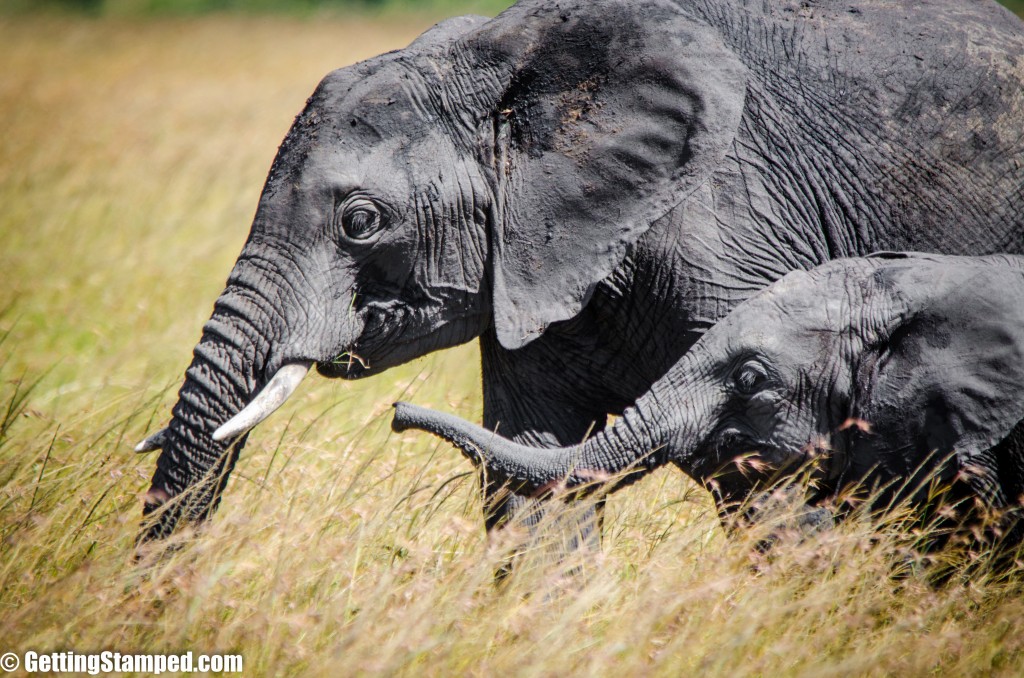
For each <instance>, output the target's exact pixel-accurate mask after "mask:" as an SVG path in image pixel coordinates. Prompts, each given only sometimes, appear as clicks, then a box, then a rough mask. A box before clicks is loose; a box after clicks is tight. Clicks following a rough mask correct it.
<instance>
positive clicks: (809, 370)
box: [392, 254, 1024, 538]
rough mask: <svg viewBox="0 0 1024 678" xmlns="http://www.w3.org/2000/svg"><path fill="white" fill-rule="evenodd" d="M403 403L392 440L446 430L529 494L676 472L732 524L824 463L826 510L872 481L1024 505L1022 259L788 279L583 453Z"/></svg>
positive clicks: (910, 493) (919, 498) (922, 492)
mask: <svg viewBox="0 0 1024 678" xmlns="http://www.w3.org/2000/svg"><path fill="white" fill-rule="evenodd" d="M395 407H396V410H395V418H394V422H393V424H392V425H393V427H394V428H395V430H398V431H403V430H406V429H408V428H421V429H424V430H427V431H430V432H432V433H435V434H437V435H440V436H442V437H443V438H445V439H447V440H449V441H450V442H452V443H453V444H455V445H456V446H458V447H460V448H461V449H462V450H463V451H464V452H465V453H466V454H467V456H469V457H470V458H471V459H473V460H474V461H476V462H478V463H483V464H484V465H485V466H486V468H487V471H488V474H489V475H490V476H491V477H493V478H494V480H495V481H496V482H509V483H511V484H512V485H514V486H516V487H517V488H520V489H521V491H523V492H538V491H542V490H545V489H547V488H551V487H553V486H555V485H558V484H561V483H565V484H566V485H567V486H569V487H572V486H579V485H583V484H587V483H589V484H590V485H591V486H593V485H595V483H594V481H595V480H599V479H607V478H611V479H612V480H610V483H611V484H612V487H611V489H616V488H617V487H622V486H624V485H627V484H629V483H631V482H634V481H636V480H638V479H639V478H641V477H643V475H644V474H646V473H647V472H649V471H650V470H652V469H654V468H657V467H658V466H661V465H664V464H667V463H671V464H674V465H676V466H677V467H678V468H680V469H681V470H683V471H684V472H685V473H687V474H688V475H690V476H691V477H692V478H694V479H695V480H697V481H699V482H701V483H702V484H704V486H705V487H707V488H708V489H710V490H711V491H712V493H713V495H714V496H715V499H716V501H717V503H718V506H719V509H720V512H721V513H722V514H728V513H730V512H731V511H732V510H733V509H734V508H736V507H737V506H744V507H745V508H751V509H752V511H753V512H755V513H756V510H757V501H756V498H754V497H752V495H754V493H755V492H756V491H757V489H758V488H764V487H767V484H768V483H769V481H775V480H778V479H779V478H780V477H781V478H782V479H783V481H784V480H785V479H786V478H787V477H788V474H789V473H792V472H794V471H796V470H797V469H799V468H801V467H803V466H804V465H805V464H807V463H808V462H810V461H812V460H815V461H816V462H817V469H816V470H817V476H816V478H815V480H816V481H817V483H818V484H819V487H818V489H817V492H816V494H815V496H813V497H809V498H808V500H809V501H810V502H811V503H814V502H816V501H818V500H820V499H822V498H825V497H832V496H834V495H835V494H836V492H837V491H838V490H840V489H843V488H845V487H848V486H860V488H861V489H862V490H864V491H866V492H867V493H868V494H871V493H875V494H876V496H877V498H876V501H877V502H878V506H879V507H883V508H884V507H886V506H890V505H892V502H895V501H902V500H907V501H909V502H911V503H913V504H917V505H920V506H925V505H927V504H929V503H930V502H933V501H934V495H933V494H932V492H933V491H934V489H935V488H936V487H944V488H946V489H947V490H948V494H947V495H946V497H945V499H947V500H948V501H951V502H953V503H958V502H963V500H964V499H970V498H973V497H977V498H979V499H981V500H982V502H983V504H984V505H985V506H988V507H991V508H1008V507H1019V506H1020V501H1021V498H1022V494H1024V257H1014V256H992V257H948V256H947V257H944V256H938V255H896V254H887V255H881V256H877V257H871V258H857V259H843V260H838V261H835V262H831V263H828V264H825V265H823V266H821V267H819V268H816V269H814V270H812V271H810V272H809V273H806V272H803V271H796V272H792V273H789V274H788V275H786V276H785V277H784V278H782V279H781V280H780V281H778V282H776V283H775V284H773V285H771V286H770V287H769V288H767V289H766V290H764V291H762V292H760V293H758V294H756V295H755V296H753V297H751V298H750V299H748V300H747V301H745V302H743V303H742V304H740V305H739V306H737V307H736V309H735V310H734V311H733V312H732V313H730V314H729V315H728V316H727V317H726V318H725V319H724V320H722V321H721V322H720V323H718V324H717V325H715V326H714V327H712V328H711V329H710V330H709V331H708V332H707V333H705V334H704V336H703V337H702V338H701V339H700V340H699V341H698V342H697V343H696V344H695V345H694V346H693V347H692V348H691V349H690V350H689V351H688V352H687V353H686V355H684V356H683V357H682V359H680V360H679V362H677V363H676V364H675V365H674V366H672V368H671V369H670V370H669V371H668V373H667V374H666V375H665V376H664V377H662V378H661V379H659V380H658V381H656V382H655V383H654V384H653V385H652V387H651V389H650V391H648V392H647V393H646V394H644V395H643V396H641V397H640V399H639V400H638V401H637V403H636V405H635V406H634V407H631V408H628V409H627V410H626V411H625V413H624V414H623V416H622V418H621V419H620V420H618V421H617V422H615V424H614V425H613V426H610V427H608V428H606V429H605V430H603V431H601V432H599V433H598V434H596V435H595V436H593V437H592V438H590V439H588V440H587V441H585V442H583V443H581V444H577V445H575V446H571V447H564V448H558V449H538V448H533V447H527V446H525V445H521V444H518V443H514V442H511V441H509V440H507V439H505V438H502V437H500V436H498V435H497V434H495V433H492V432H490V431H487V430H486V429H483V428H481V427H479V426H476V425H474V424H470V423H469V422H466V421H464V420H462V419H459V418H457V417H453V416H451V415H446V414H441V413H438V412H434V411H432V410H428V409H425V408H422V407H417V406H415V405H410V404H408V403H396V405H395ZM932 481H935V485H931V484H930V483H931V482H932ZM965 508H973V507H972V506H969V505H968V506H966V507H965ZM813 514H814V510H813V509H812V510H809V511H808V512H807V515H813ZM1019 536H1020V535H1019V534H1018V535H1016V538H1019Z"/></svg>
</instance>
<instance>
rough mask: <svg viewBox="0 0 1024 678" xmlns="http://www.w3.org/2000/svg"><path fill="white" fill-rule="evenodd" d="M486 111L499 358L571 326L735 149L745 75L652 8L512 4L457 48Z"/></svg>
mask: <svg viewBox="0 0 1024 678" xmlns="http://www.w3.org/2000/svg"><path fill="white" fill-rule="evenodd" d="M462 45H463V47H464V49H465V52H464V53H465V54H468V55H469V57H468V58H469V59H470V61H471V62H472V63H473V64H474V65H473V69H474V72H475V73H476V74H477V75H476V77H477V78H478V79H479V80H481V81H482V82H486V83H489V85H488V87H490V88H492V89H493V90H494V91H495V93H496V96H494V97H493V99H494V100H493V102H491V103H490V104H489V105H490V106H491V113H490V115H489V117H487V118H486V123H485V124H486V125H490V128H489V129H488V130H487V132H488V136H489V138H490V139H491V142H492V144H493V155H492V157H491V158H490V159H491V161H492V162H493V166H494V170H495V177H496V187H497V193H498V204H497V205H496V215H497V218H496V221H497V224H496V231H497V232H496V233H495V234H494V238H493V241H494V247H493V250H494V252H493V254H494V271H493V274H494V275H493V283H494V285H493V287H494V290H493V292H494V321H495V326H496V329H497V335H498V339H499V340H500V341H501V343H502V345H503V346H505V347H506V348H510V349H512V348H518V347H520V346H522V345H524V344H526V343H527V342H529V341H530V340H531V339H533V338H535V337H536V336H538V335H539V334H540V333H541V332H543V331H544V329H545V328H546V327H547V326H548V325H549V324H550V323H552V322H555V321H558V320H563V319H566V318H569V317H572V316H573V315H575V314H576V313H578V312H579V310H580V309H581V308H582V307H583V306H584V304H585V303H586V302H587V300H588V299H589V297H590V295H591V294H592V292H593V289H594V287H595V286H596V285H597V283H598V282H599V281H600V280H601V279H602V278H604V277H606V276H607V275H608V274H609V273H611V272H612V271H613V270H614V268H615V267H616V266H617V265H618V264H619V263H620V262H621V261H622V259H623V257H624V255H625V251H626V247H627V246H628V245H629V244H631V243H633V242H635V241H636V240H637V239H638V238H639V236H640V235H641V234H642V233H643V232H644V231H646V230H647V229H648V228H649V227H650V225H651V223H652V222H653V221H655V220H656V219H658V218H659V217H661V216H663V215H664V214H665V213H666V212H668V211H669V210H670V209H671V208H672V207H674V206H675V205H677V204H678V203H679V202H681V201H682V200H683V199H684V198H686V196H687V195H688V194H689V193H691V192H692V191H694V190H695V189H696V188H697V187H698V186H699V185H700V184H701V183H702V182H703V181H705V180H706V179H707V178H708V176H709V175H710V173H711V172H712V171H713V170H714V169H715V168H716V166H718V164H719V163H720V162H721V160H722V158H723V156H724V155H725V153H726V151H727V150H728V147H729V146H730V144H731V143H732V141H733V138H734V136H735V133H736V129H737V127H738V125H739V121H740V116H741V114H742V112H743V106H744V101H745V93H746V70H745V68H744V67H743V65H742V64H741V63H740V62H739V60H738V59H737V58H736V56H735V55H734V54H733V53H732V52H731V51H730V50H729V49H728V48H727V47H726V46H725V45H724V44H723V43H722V42H721V40H720V39H719V37H718V36H717V34H716V33H715V32H714V31H713V30H712V29H710V28H709V27H707V26H705V25H703V24H701V23H699V22H697V21H695V20H692V19H690V18H687V17H686V16H684V15H682V14H680V10H679V8H677V7H675V6H674V5H672V4H669V3H665V2H658V1H648V2H630V3H622V2H602V1H599V0H587V1H584V0H577V1H575V2H560V3H552V2H536V3H530V2H520V3H519V4H517V5H515V6H514V7H512V8H511V9H509V10H507V11H506V12H504V13H503V14H502V15H500V16H499V17H498V18H496V19H495V20H493V21H492V22H490V23H488V24H486V25H485V26H483V27H482V28H481V29H480V30H478V31H475V32H473V33H471V34H469V35H467V36H466V37H465V38H464V39H463V40H462Z"/></svg>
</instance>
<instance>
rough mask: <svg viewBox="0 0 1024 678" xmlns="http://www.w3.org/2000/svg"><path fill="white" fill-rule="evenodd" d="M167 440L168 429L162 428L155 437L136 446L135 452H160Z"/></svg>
mask: <svg viewBox="0 0 1024 678" xmlns="http://www.w3.org/2000/svg"><path fill="white" fill-rule="evenodd" d="M166 440H167V429H165V428H162V429H160V430H159V431H157V432H156V433H154V434H153V435H151V436H149V437H148V438H146V439H145V440H143V441H142V442H141V443H139V444H138V445H136V446H135V451H136V452H139V453H140V454H141V453H142V452H152V451H153V450H159V449H161V448H163V446H164V442H165V441H166Z"/></svg>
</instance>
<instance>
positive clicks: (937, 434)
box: [853, 257, 1024, 478]
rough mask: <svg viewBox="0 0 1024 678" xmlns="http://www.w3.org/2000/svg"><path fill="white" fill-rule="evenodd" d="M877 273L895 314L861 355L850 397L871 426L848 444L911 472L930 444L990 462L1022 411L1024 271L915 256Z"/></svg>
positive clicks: (970, 462) (869, 459) (963, 461)
mask: <svg viewBox="0 0 1024 678" xmlns="http://www.w3.org/2000/svg"><path fill="white" fill-rule="evenodd" d="M936 262H938V263H936ZM876 277H886V278H887V279H888V283H889V285H890V286H891V287H892V289H893V291H894V292H895V293H896V298H897V299H898V301H897V302H896V303H895V304H894V307H896V308H897V309H898V314H897V315H896V316H894V317H892V318H890V319H889V323H888V326H887V327H886V328H885V330H884V331H883V332H882V336H881V337H880V341H879V346H878V347H877V348H876V349H875V350H873V351H868V353H869V354H868V355H865V356H863V357H862V362H861V373H860V375H859V379H858V388H857V390H858V391H859V392H858V393H857V394H856V395H855V402H856V403H857V409H858V412H857V414H858V418H859V419H862V420H865V421H867V422H868V423H869V424H871V426H872V428H873V431H872V434H871V435H870V436H868V437H865V438H864V439H863V440H862V442H861V444H860V445H859V449H855V450H854V452H853V453H854V454H855V455H860V456H861V459H860V461H861V462H863V463H865V464H868V465H871V464H874V463H879V462H881V461H882V458H881V457H882V456H883V455H884V457H885V461H884V465H885V466H886V467H888V468H890V469H891V470H896V469H897V468H898V469H900V470H901V471H902V472H903V473H904V474H907V475H906V477H908V478H909V474H910V473H912V472H913V471H914V470H915V469H916V467H917V466H918V465H919V464H920V463H921V462H923V461H924V460H925V459H926V457H927V456H928V455H929V454H935V455H937V456H936V459H941V458H944V457H946V456H947V455H949V454H951V453H955V455H956V458H957V460H958V462H959V464H960V466H961V467H962V468H964V467H970V466H974V467H975V468H978V469H985V468H989V467H991V463H987V462H986V461H985V460H984V457H985V456H986V454H985V453H987V452H988V451H989V450H991V449H992V448H993V447H995V446H996V445H998V444H999V443H1000V442H1001V441H1003V440H1004V439H1005V438H1006V437H1007V436H1008V435H1009V434H1010V433H1011V432H1012V431H1013V429H1014V428H1015V427H1016V426H1017V425H1018V423H1020V422H1021V421H1022V420H1024V271H1022V270H1021V269H1020V268H1007V267H1004V266H999V265H992V264H991V260H987V259H978V260H976V261H972V260H970V259H961V258H955V257H941V258H936V259H934V260H933V261H929V260H928V259H926V258H925V257H915V258H914V259H910V260H908V261H907V262H906V264H895V265H894V268H893V270H892V272H891V273H885V272H883V271H880V272H879V275H878V276H876ZM991 470H994V469H991ZM989 475H990V477H991V474H989Z"/></svg>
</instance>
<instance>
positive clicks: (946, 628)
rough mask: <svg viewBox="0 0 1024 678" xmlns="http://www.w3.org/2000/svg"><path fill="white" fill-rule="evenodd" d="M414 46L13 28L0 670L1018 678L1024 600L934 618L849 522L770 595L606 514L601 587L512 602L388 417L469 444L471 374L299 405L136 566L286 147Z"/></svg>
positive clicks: (998, 600) (404, 36) (84, 25)
mask: <svg viewBox="0 0 1024 678" xmlns="http://www.w3.org/2000/svg"><path fill="white" fill-rule="evenodd" d="M427 21H428V20H427V19H416V20H408V21H404V22H399V21H392V22H389V23H382V22H379V21H373V20H368V19H347V20H341V19H333V20H323V21H318V22H308V21H298V20H295V19H290V18H281V17H277V18H270V17H254V16H248V17H240V16H213V17H204V18H194V17H193V18H177V19H164V20H162V21H160V22H153V21H142V20H138V19H131V18H124V17H121V18H106V19H101V20H95V21H81V20H76V19H74V18H69V17H67V16H61V15H45V16H36V17H27V16H26V17H19V18H8V19H6V20H3V21H0V63H3V64H4V68H3V73H2V74H0V120H3V121H4V134H3V135H0V237H2V240H0V242H2V243H3V244H2V246H0V271H2V274H0V280H2V281H3V284H0V309H6V310H5V311H4V312H3V314H2V315H0V335H3V341H2V343H0V365H2V367H0V654H2V653H3V652H7V651H15V652H24V651H25V650H29V649H32V650H36V651H53V650H61V649H73V650H75V651H78V652H85V651H89V650H100V649H113V650H118V651H122V652H135V653H142V652H171V651H175V652H178V651H184V650H192V651H195V652H203V653H212V652H239V653H241V654H243V655H244V657H245V666H246V673H247V674H249V675H262V674H265V673H274V674H288V675H306V674H314V675H338V674H376V673H383V674H398V675H415V676H419V675H436V676H450V675H463V674H471V675H504V674H518V675H537V676H546V675H564V674H568V673H572V674H584V675H606V674H607V675H617V674H621V675H664V676H678V675H683V674H687V675H688V674H699V675H722V676H755V675H792V676H801V675H920V676H924V675H985V676H988V675H1005V676H1013V675H1020V674H1021V672H1022V670H1024V612H1022V610H1021V607H1020V604H1019V601H1020V598H1021V594H1022V590H1021V589H1022V587H1021V584H1020V582H1018V581H1016V580H1002V579H999V578H996V577H993V576H988V575H985V574H984V569H983V568H981V569H982V574H980V575H978V576H977V577H976V578H975V579H974V580H973V581H972V582H971V583H970V584H966V585H965V584H962V583H960V582H961V579H960V578H959V577H956V576H954V577H953V583H952V584H950V585H947V586H944V587H933V586H930V585H929V584H928V583H927V582H926V581H925V580H924V578H923V577H922V575H920V574H919V573H918V571H917V570H914V569H911V570H909V571H908V570H907V567H906V563H907V562H909V561H908V560H907V558H906V557H905V556H906V555H907V554H908V553H912V551H910V550H908V549H911V548H912V546H913V540H912V539H911V540H910V541H909V542H908V540H907V537H906V536H905V535H906V533H905V532H903V531H900V530H897V529H895V528H883V529H882V530H881V532H879V533H877V534H876V533H874V532H872V531H871V530H870V529H869V527H868V526H866V525H864V524H862V523H860V522H857V521H854V522H851V523H850V524H848V525H846V526H844V527H843V529H841V530H838V531H836V532H835V533H834V534H831V535H828V536H827V537H824V538H822V539H820V540H815V541H812V542H809V543H807V544H804V545H800V546H797V545H792V546H791V547H787V548H782V549H779V550H778V552H777V555H776V557H775V558H774V560H771V561H769V562H760V563H757V564H756V565H757V566H756V567H754V566H753V565H754V563H753V562H752V560H751V556H750V554H751V546H752V543H753V541H752V540H753V539H755V538H756V536H757V535H749V536H745V537H741V538H738V539H735V540H727V539H725V538H724V535H723V533H722V531H721V529H720V527H719V525H718V522H717V519H716V518H715V516H714V512H713V510H712V507H711V506H710V503H709V501H708V499H707V496H706V495H705V494H704V493H703V492H702V491H701V490H699V489H698V488H696V487H694V486H693V484H692V483H689V482H688V481H686V480H685V479H684V478H682V477H681V476H680V475H678V474H673V473H670V472H668V471H663V472H659V473H657V474H655V475H654V476H653V477H651V478H649V479H647V480H646V481H645V482H643V483H641V484H639V485H638V486H635V487H633V488H630V489H629V490H627V491H624V492H622V493H620V494H619V495H616V496H615V497H613V498H612V500H611V502H610V511H609V518H608V526H607V539H606V543H605V546H604V549H603V551H602V553H601V554H599V556H598V557H596V558H594V559H593V560H592V561H591V562H589V563H588V564H587V566H586V568H585V572H586V574H585V577H582V578H580V579H577V580H572V579H569V578H566V576H565V568H566V565H564V564H563V565H557V564H553V563H552V562H550V559H548V558H546V557H545V549H544V548H541V547H540V546H538V547H536V548H533V549H531V551H530V554H531V557H530V558H528V559H527V562H526V563H524V566H523V567H521V568H519V570H518V571H517V574H516V575H515V576H514V577H513V578H512V579H511V581H510V582H509V583H508V585H506V586H504V587H501V588H496V587H494V586H493V585H492V583H491V573H492V571H493V569H494V567H495V566H496V564H497V563H499V562H500V561H501V559H502V557H503V554H504V553H505V552H506V550H507V548H508V547H509V545H510V543H512V541H514V540H515V538H516V535H515V533H510V534H509V535H507V538H506V541H504V542H499V543H489V542H488V540H487V539H486V538H485V535H484V534H483V530H482V527H481V521H480V518H479V514H480V506H479V504H480V502H479V497H478V487H477V481H476V478H475V476H473V475H472V474H471V473H468V472H469V470H470V467H469V466H468V464H467V463H466V462H465V461H463V460H462V459H461V458H460V456H459V455H458V454H457V453H455V452H454V451H452V450H450V449H449V448H448V447H447V446H446V445H441V444H438V443H437V442H435V441H434V440H433V439H431V438H429V437H427V436H426V435H415V434H408V435H402V436H396V435H394V434H392V433H390V431H389V426H388V425H389V421H390V407H389V405H390V403H391V402H392V401H394V400H396V399H398V398H399V397H402V398H408V399H411V400H413V401H415V402H418V403H421V404H424V405H432V406H436V407H441V408H443V409H446V410H449V411H455V412H458V413H460V414H462V415H465V416H468V417H470V418H477V417H479V414H480V403H479V379H480V375H479V368H478V356H477V352H476V348H475V347H474V346H466V347H462V348H458V349H455V350H452V351H448V352H444V353H441V354H437V355H434V356H431V357H429V358H427V359H424V360H420V361H417V362H415V363H413V364H411V365H408V366H406V367H403V368H400V369H396V370H391V371H389V372H387V373H386V374H384V375H383V376H381V377H378V378H374V379H371V380H368V381H365V382H359V383H342V382H328V381H326V380H322V379H309V380H307V382H306V383H304V384H303V386H302V388H301V390H300V392H299V393H298V394H297V396H296V397H295V398H294V399H293V401H291V402H290V403H289V404H288V405H287V406H286V407H285V408H284V409H283V410H282V411H281V412H279V413H278V414H276V415H274V417H272V418H271V419H270V420H269V421H267V422H266V423H265V424H264V425H262V426H261V427H260V428H259V429H258V430H257V431H256V432H255V433H254V434H253V435H252V436H251V439H250V443H249V445H248V447H247V448H246V450H245V454H244V456H243V459H242V460H241V462H240V463H239V467H238V470H237V472H236V473H235V475H234V476H233V478H232V480H231V483H230V486H229V488H228V492H227V494H226V498H225V501H224V504H223V506H222V509H221V511H220V512H219V513H218V514H217V516H216V518H215V519H214V520H213V521H211V522H210V523H209V524H208V525H207V526H206V529H205V530H204V531H203V532H202V534H200V535H198V536H197V537H196V538H194V539H192V540H190V541H188V542H187V543H185V542H181V543H183V546H184V548H182V549H181V550H179V551H177V552H175V553H173V554H171V555H169V556H168V557H167V558H165V559H163V560H161V561H159V562H157V563H156V564H153V565H152V566H151V567H149V568H140V567H138V566H136V565H134V564H133V562H132V554H133V549H132V545H133V538H134V535H135V533H136V529H137V524H138V521H139V518H140V509H141V501H140V498H139V497H140V494H141V493H142V492H144V491H145V490H146V488H147V487H148V480H149V476H150V475H151V473H152V469H153V464H154V457H153V456H139V455H135V454H133V453H132V451H131V446H132V445H133V444H134V443H135V442H136V441H137V440H138V439H140V438H141V437H142V436H143V435H144V434H145V433H146V432H151V431H153V430H154V429H155V428H156V427H157V426H159V425H161V424H162V423H163V422H165V421H166V419H167V416H168V412H169V408H170V406H171V404H172V403H173V400H174V395H175V390H176V388H177V385H178V383H180V379H181V374H182V371H183V369H184V367H185V366H186V365H187V363H188V361H189V358H190V351H191V349H192V346H193V345H194V343H195V341H196V340H197V339H198V336H199V332H200V328H201V326H202V323H203V322H204V321H205V319H206V318H207V316H208V315H209V312H210V310H211V306H212V302H213V300H214V298H215V297H216V295H217V293H218V292H219V291H220V289H221V287H222V285H223V282H224V278H225V276H226V275H227V272H228V270H229V269H230V266H231V263H232V261H233V260H234V257H235V255H236V254H237V252H238V251H239V249H240V248H241V245H242V243H243V241H244V239H245V237H246V234H247V231H248V224H249V220H250V219H251V216H252V211H253V208H254V206H255V204H256V201H257V198H258V194H259V189H260V186H261V184H262V181H263V179H264V176H265V173H266V171H267V168H268V167H269V164H270V161H271V159H272V157H273V154H274V152H275V149H276V146H277V144H278V143H279V141H280V139H281V138H282V137H283V136H284V133H285V131H286V130H287V129H288V126H289V124H290V123H291V120H292V117H293V116H294V114H295V113H296V112H297V111H298V109H299V108H300V107H301V105H302V102H303V101H304V100H305V98H306V96H308V94H309V93H310V92H311V91H312V89H313V87H314V85H315V83H316V82H317V81H318V79H319V78H320V77H321V76H322V75H323V74H324V73H326V72H327V71H328V70H330V69H332V68H334V67H336V66H338V65H341V64H344V63H347V62H351V61H354V60H356V59H359V58H363V57H367V56H370V55H372V54H376V53H379V52H381V51H383V50H386V49H391V48H394V47H398V46H400V45H403V44H405V43H407V42H408V41H409V40H410V39H411V38H412V37H413V36H414V35H416V34H417V32H418V31H420V30H421V29H423V28H424V27H425V26H426V24H427ZM183 536H186V535H183ZM178 539H179V540H180V539H181V537H179V538H178ZM541 546H543V545H541ZM894 570H895V571H901V570H903V571H905V574H906V576H905V577H904V578H902V579H894V578H893V577H892V576H891V574H892V573H893V571H894ZM527 592H532V595H527Z"/></svg>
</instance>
